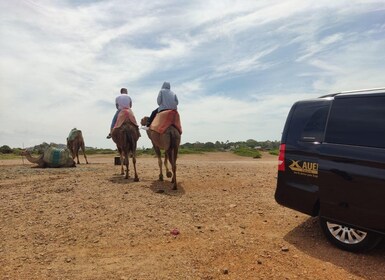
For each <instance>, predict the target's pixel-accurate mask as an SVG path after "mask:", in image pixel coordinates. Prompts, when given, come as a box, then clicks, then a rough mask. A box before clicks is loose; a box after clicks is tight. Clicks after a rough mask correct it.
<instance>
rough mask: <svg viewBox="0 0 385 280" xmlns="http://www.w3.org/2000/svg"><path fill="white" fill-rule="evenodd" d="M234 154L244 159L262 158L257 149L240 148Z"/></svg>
mask: <svg viewBox="0 0 385 280" xmlns="http://www.w3.org/2000/svg"><path fill="white" fill-rule="evenodd" d="M233 152H234V154H236V155H238V156H242V157H252V158H261V156H262V155H261V153H260V152H259V151H257V150H255V149H251V148H248V147H239V148H236V149H235V150H234V151H233Z"/></svg>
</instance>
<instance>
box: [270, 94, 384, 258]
mask: <svg viewBox="0 0 385 280" xmlns="http://www.w3.org/2000/svg"><path fill="white" fill-rule="evenodd" d="M275 199H276V201H277V202H278V203H279V204H281V205H283V206H286V207H288V208H291V209H294V210H297V211H300V212H302V213H305V214H308V215H311V216H319V220H320V224H321V228H322V230H323V232H324V233H325V235H326V237H327V238H328V239H329V241H331V242H332V243H333V244H335V245H336V246H338V247H340V248H342V249H345V250H348V251H354V252H358V251H365V250H369V249H372V248H374V247H375V246H376V245H377V244H378V243H379V242H380V241H381V239H382V238H383V237H384V236H385V88H382V89H373V90H362V91H354V92H342V93H335V94H330V95H325V96H322V97H320V98H316V99H312V100H303V101H299V102H296V103H295V104H294V105H293V106H292V108H291V110H290V112H289V115H288V117H287V120H286V124H285V127H284V131H283V134H282V139H281V146H280V153H279V163H278V180H277V188H276V192H275Z"/></svg>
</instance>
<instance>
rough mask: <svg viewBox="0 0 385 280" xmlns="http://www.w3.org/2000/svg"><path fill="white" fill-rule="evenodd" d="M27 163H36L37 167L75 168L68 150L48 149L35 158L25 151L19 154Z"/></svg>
mask: <svg viewBox="0 0 385 280" xmlns="http://www.w3.org/2000/svg"><path fill="white" fill-rule="evenodd" d="M21 155H22V156H25V157H26V158H27V160H28V161H29V162H32V163H36V164H37V165H38V167H41V168H46V167H75V161H74V160H73V159H72V158H71V156H70V153H69V151H68V150H60V149H57V148H54V147H49V148H48V149H46V150H45V151H44V153H43V154H42V155H40V156H39V157H37V158H35V157H32V156H31V153H30V152H29V151H27V150H23V151H22V152H21Z"/></svg>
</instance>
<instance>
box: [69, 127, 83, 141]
mask: <svg viewBox="0 0 385 280" xmlns="http://www.w3.org/2000/svg"><path fill="white" fill-rule="evenodd" d="M79 131H80V130H79V129H76V128H73V129H71V131H70V134H69V135H68V139H67V140H68V141H73V140H74V139H75V137H76V135H78V132H79ZM80 132H81V131H80Z"/></svg>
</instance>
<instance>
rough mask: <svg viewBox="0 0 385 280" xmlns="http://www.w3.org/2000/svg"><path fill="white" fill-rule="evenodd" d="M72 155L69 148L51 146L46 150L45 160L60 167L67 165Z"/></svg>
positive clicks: (53, 165)
mask: <svg viewBox="0 0 385 280" xmlns="http://www.w3.org/2000/svg"><path fill="white" fill-rule="evenodd" d="M70 157H71V155H70V151H69V150H68V149H59V148H56V147H52V146H49V147H48V148H47V149H46V150H45V151H44V155H43V160H44V161H45V162H47V163H49V164H50V165H51V166H52V167H59V166H63V165H65V164H66V163H67V161H68V159H69V158H70Z"/></svg>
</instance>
